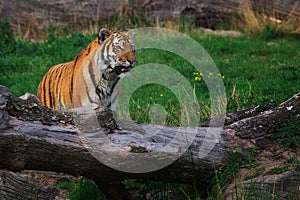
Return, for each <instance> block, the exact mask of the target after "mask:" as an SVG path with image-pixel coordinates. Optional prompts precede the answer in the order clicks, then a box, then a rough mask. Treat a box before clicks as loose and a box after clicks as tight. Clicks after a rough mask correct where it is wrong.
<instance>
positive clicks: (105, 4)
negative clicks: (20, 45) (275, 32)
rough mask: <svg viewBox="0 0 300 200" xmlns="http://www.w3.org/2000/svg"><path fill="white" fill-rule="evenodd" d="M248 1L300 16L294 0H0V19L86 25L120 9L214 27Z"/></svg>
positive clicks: (18, 24) (17, 24) (19, 24)
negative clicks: (189, 19) (185, 18)
mask: <svg viewBox="0 0 300 200" xmlns="http://www.w3.org/2000/svg"><path fill="white" fill-rule="evenodd" d="M245 2H250V4H252V6H253V8H254V9H257V10H263V11H264V12H265V13H266V14H267V15H269V16H272V17H275V18H277V19H281V20H285V19H287V17H288V16H289V17H291V16H294V17H295V19H297V18H298V17H299V16H300V3H299V1H297V0H276V1H271V0H259V1H258V0H202V1H194V0H168V1H165V0H156V1H152V0H134V1H130V3H129V1H125V0H110V1H107V0H97V1H96V0H92V1H90V0H89V1H88V0H83V1H77V0H55V1H45V0H42V1H41V0H30V1H28V0H0V18H5V19H7V20H9V21H10V23H11V25H12V26H13V27H14V29H15V30H20V29H23V30H27V31H31V29H32V28H33V27H34V28H37V29H40V30H41V29H43V28H45V27H46V28H47V27H48V26H49V24H51V23H52V24H56V25H57V26H59V25H70V26H72V27H80V28H81V29H82V28H83V27H86V28H88V27H89V26H90V25H91V24H97V23H99V22H101V21H103V20H109V19H112V17H113V16H114V15H115V14H116V13H120V11H121V10H122V9H125V10H127V12H128V13H135V12H136V10H145V13H146V17H148V18H152V19H158V20H166V19H172V18H174V17H178V16H180V15H188V16H192V17H193V18H194V20H195V23H196V24H198V25H199V26H203V27H208V28H214V27H216V26H217V25H218V24H220V23H222V22H224V20H226V19H227V18H229V17H234V16H235V15H236V14H238V13H239V12H240V4H244V3H245Z"/></svg>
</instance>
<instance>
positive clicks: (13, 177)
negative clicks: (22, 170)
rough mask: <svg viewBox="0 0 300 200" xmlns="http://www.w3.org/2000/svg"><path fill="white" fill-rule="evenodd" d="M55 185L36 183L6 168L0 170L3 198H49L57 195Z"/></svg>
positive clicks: (17, 199) (0, 186)
mask: <svg viewBox="0 0 300 200" xmlns="http://www.w3.org/2000/svg"><path fill="white" fill-rule="evenodd" d="M57 194H58V191H57V189H56V188H55V187H42V186H39V185H38V184H34V183H33V182H31V181H29V180H28V179H27V178H26V177H24V176H21V175H19V174H18V173H13V172H9V171H5V170H0V198H1V199H6V200H9V199H14V200H24V199H39V200H49V199H54V198H55V196H57Z"/></svg>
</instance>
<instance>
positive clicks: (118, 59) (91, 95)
mask: <svg viewBox="0 0 300 200" xmlns="http://www.w3.org/2000/svg"><path fill="white" fill-rule="evenodd" d="M135 64H136V57H135V46H134V44H133V42H132V32H131V31H128V32H117V31H110V30H108V29H105V28H102V29H101V30H100V31H99V34H98V38H96V39H95V40H93V41H92V42H91V43H90V44H89V45H88V46H87V47H86V48H85V49H84V50H82V51H81V52H80V53H79V54H78V55H77V56H76V59H75V60H73V61H71V62H67V63H63V64H58V65H55V66H53V67H52V68H50V70H49V71H48V72H47V73H46V75H45V76H44V77H43V79H42V80H41V82H40V84H39V86H38V96H39V98H40V100H41V103H42V104H43V105H45V106H47V107H50V108H54V109H70V108H76V107H81V106H86V105H89V104H97V105H100V106H104V107H108V108H112V107H113V108H116V105H113V103H114V102H116V103H117V100H116V99H117V98H118V95H119V94H118V91H117V92H116V88H118V83H119V79H120V76H122V75H123V74H125V73H129V71H130V68H132V67H134V66H135ZM116 93H117V94H116Z"/></svg>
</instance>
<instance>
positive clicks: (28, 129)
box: [0, 87, 300, 199]
mask: <svg viewBox="0 0 300 200" xmlns="http://www.w3.org/2000/svg"><path fill="white" fill-rule="evenodd" d="M73 112H74V111H73ZM256 113H257V108H253V109H250V110H248V112H247V113H246V114H245V115H241V114H236V115H234V114H231V115H227V118H226V119H227V121H226V124H228V125H226V126H225V128H224V129H223V128H216V127H215V128H214V127H194V128H189V129H185V128H178V127H164V126H158V125H151V124H148V125H147V124H139V123H135V122H126V123H129V124H123V123H121V127H122V130H120V129H114V130H109V128H110V126H109V127H106V126H105V124H102V125H101V124H100V127H98V131H99V130H100V131H103V132H106V133H108V134H100V135H99V134H98V135H97V134H95V131H94V132H93V130H89V132H86V133H84V134H82V132H81V131H80V129H78V127H76V126H75V125H74V118H73V120H72V119H71V118H72V116H73V115H70V113H57V112H54V111H52V110H50V109H48V108H45V107H42V106H40V105H39V103H38V101H37V100H36V99H35V98H34V97H33V96H29V98H28V99H27V100H22V99H19V98H11V97H10V92H9V90H8V89H7V88H5V87H0V118H1V124H0V125H1V129H0V155H1V156H0V169H6V170H10V171H14V172H18V171H21V170H24V169H29V170H43V171H53V172H63V173H68V174H71V175H75V176H78V175H81V176H85V177H87V178H90V179H92V180H94V181H95V182H96V183H97V185H98V186H99V188H100V190H102V191H103V192H104V193H105V194H106V195H107V197H108V198H109V199H126V198H128V196H127V194H126V191H125V190H124V187H123V186H122V181H123V180H124V179H128V178H141V179H146V180H168V181H174V182H181V183H191V182H193V180H197V181H199V182H203V183H205V182H208V181H209V180H208V179H209V178H210V177H211V176H212V175H213V174H214V173H215V170H217V169H220V168H221V167H222V166H224V165H225V164H226V155H227V151H228V150H236V149H240V150H242V151H249V149H250V148H252V147H256V148H257V149H258V153H259V152H263V151H265V150H266V149H268V148H270V147H271V146H272V141H271V140H270V136H271V135H272V134H275V133H276V131H277V129H278V128H280V127H281V125H282V124H283V123H285V122H287V121H288V120H290V119H291V118H292V117H299V114H300V93H298V94H296V95H294V96H293V97H292V98H291V99H289V100H287V101H286V102H284V103H282V104H281V105H279V106H278V107H276V108H274V109H270V110H268V111H265V112H260V113H259V114H257V115H255V116H253V115H254V114H256ZM70 117H71V118H70ZM73 117H74V116H73ZM111 117H112V115H111V113H110V112H109V111H108V110H104V111H102V112H100V114H99V115H98V116H97V119H102V120H106V121H107V122H111V121H112V120H113V119H111ZM112 124H113V123H112ZM123 125H124V126H123ZM139 130H146V135H145V133H141V132H140V131H139ZM187 131H188V132H193V131H196V133H197V134H196V135H195V137H194V138H193V140H192V143H191V144H190V145H189V148H188V150H183V149H180V145H181V144H184V143H186V141H185V140H182V138H179V139H177V140H176V135H177V134H186V133H187ZM96 132H97V131H96ZM154 133H158V134H154ZM207 133H209V135H207ZM95 138H96V141H100V142H101V141H104V143H103V144H102V145H100V146H101V147H100V148H99V149H97V152H98V153H100V154H101V155H104V156H102V157H101V158H102V160H101V161H99V160H97V159H96V158H97V155H96V157H95V154H93V152H91V151H89V150H90V147H89V146H88V145H87V143H86V142H85V141H89V140H91V139H92V140H93V139H95ZM170 141H172V143H173V145H174V146H170V147H169V148H167V149H166V151H165V152H162V151H161V150H160V149H161V147H162V146H164V145H167V144H168V143H170ZM183 146H184V145H183ZM203 146H204V147H205V148H206V149H209V150H210V151H207V155H205V156H204V155H203V154H202V153H203V149H201V148H202V147H203ZM96 148H97V147H96ZM151 152H158V153H156V154H151ZM140 155H142V157H140V160H139V161H140V162H139V161H137V162H136V163H133V164H132V163H131V164H130V163H129V161H131V160H134V159H136V158H138V157H139V156H140ZM178 155H180V156H179V159H174V158H177V157H178ZM159 160H164V161H169V160H170V161H172V162H170V165H168V166H166V167H163V168H161V169H159V170H156V171H152V172H147V169H146V168H147V167H150V168H149V169H151V164H152V163H154V165H155V164H157V163H158V162H157V161H159ZM103 163H110V164H113V165H112V166H126V167H128V168H126V167H125V168H123V169H125V170H124V171H118V170H115V169H113V168H110V167H108V166H107V165H105V164H103ZM128 163H129V164H128ZM152 165H153V164H152ZM142 167H145V171H141V172H140V173H133V172H135V171H134V170H135V169H136V170H137V171H136V172H139V170H141V168H142ZM289 189H290V188H289ZM0 190H1V188H0ZM117 191H118V192H117ZM291 192H294V193H295V194H296V195H298V194H299V190H298V191H297V190H296V191H291ZM116 195H117V196H116Z"/></svg>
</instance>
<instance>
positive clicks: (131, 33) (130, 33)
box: [127, 29, 135, 38]
mask: <svg viewBox="0 0 300 200" xmlns="http://www.w3.org/2000/svg"><path fill="white" fill-rule="evenodd" d="M127 35H128V36H129V37H131V38H132V37H133V36H134V35H135V30H134V29H130V30H129V31H127Z"/></svg>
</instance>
